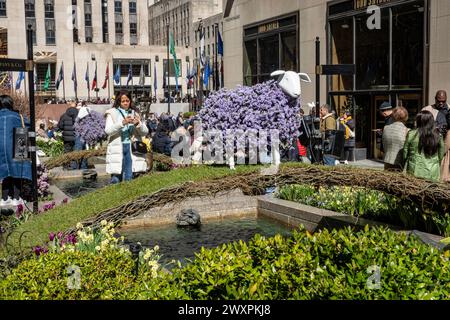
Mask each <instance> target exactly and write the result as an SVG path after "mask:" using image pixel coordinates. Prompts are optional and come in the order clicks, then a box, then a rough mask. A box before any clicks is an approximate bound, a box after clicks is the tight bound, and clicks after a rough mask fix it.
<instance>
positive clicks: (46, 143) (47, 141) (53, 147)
mask: <svg viewBox="0 0 450 320" xmlns="http://www.w3.org/2000/svg"><path fill="white" fill-rule="evenodd" d="M55 138H56V139H53V138H43V137H39V136H38V137H36V146H37V147H38V148H39V150H41V151H42V152H44V153H45V155H46V156H47V157H57V156H60V155H62V154H63V153H64V141H63V138H62V134H61V133H58V135H56V134H55Z"/></svg>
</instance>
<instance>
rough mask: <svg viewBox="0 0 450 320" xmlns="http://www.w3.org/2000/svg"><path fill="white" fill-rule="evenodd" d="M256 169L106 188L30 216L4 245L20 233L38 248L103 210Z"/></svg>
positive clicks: (201, 172) (210, 170)
mask: <svg viewBox="0 0 450 320" xmlns="http://www.w3.org/2000/svg"><path fill="white" fill-rule="evenodd" d="M260 168H261V166H236V171H231V170H230V169H229V168H228V167H225V166H223V167H212V166H198V167H191V168H185V169H179V170H173V171H169V172H164V173H160V174H153V175H147V176H143V177H140V178H137V179H135V180H132V181H129V182H124V183H120V184H116V185H110V186H107V187H105V188H102V189H99V190H97V191H94V192H92V193H89V194H87V195H85V196H82V197H80V198H77V199H74V200H73V201H71V202H70V203H68V204H66V205H62V206H59V207H57V208H55V209H53V210H50V211H48V212H46V213H43V214H40V215H37V216H35V217H33V219H31V220H29V221H27V222H26V223H24V224H22V225H20V226H19V227H18V228H17V229H15V231H14V233H13V234H12V235H11V236H10V237H9V240H8V243H9V244H12V245H13V246H14V247H15V248H18V246H19V237H20V235H21V234H23V237H22V241H21V247H22V248H27V247H32V246H36V245H42V244H44V243H45V242H46V241H47V240H48V234H49V233H50V232H57V231H64V230H66V229H68V228H71V227H74V226H75V225H76V224H77V223H78V222H80V221H83V220H85V219H87V218H90V217H93V216H95V215H96V214H97V213H99V212H101V211H103V210H106V209H111V208H115V207H118V206H120V205H122V204H124V203H127V202H129V201H131V200H133V199H136V198H138V197H141V196H143V195H148V194H151V193H153V192H155V191H158V190H160V189H162V188H167V187H170V186H173V185H176V184H180V183H183V182H187V181H200V180H206V179H211V178H219V177H223V176H227V175H233V174H243V173H248V172H253V171H256V170H259V169H260ZM2 254H4V252H0V255H2Z"/></svg>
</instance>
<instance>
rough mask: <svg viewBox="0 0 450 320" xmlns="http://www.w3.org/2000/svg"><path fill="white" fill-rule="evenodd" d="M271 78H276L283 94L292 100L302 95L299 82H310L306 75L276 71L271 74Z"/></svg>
mask: <svg viewBox="0 0 450 320" xmlns="http://www.w3.org/2000/svg"><path fill="white" fill-rule="evenodd" d="M270 76H271V77H278V79H277V82H278V85H279V86H280V88H281V89H282V90H283V92H284V93H285V94H287V95H288V96H290V97H292V98H296V99H297V98H299V97H300V95H301V94H302V87H301V84H300V81H305V82H311V79H310V78H309V76H308V75H307V74H306V73H297V72H294V71H283V70H277V71H274V72H272V73H271V75H270Z"/></svg>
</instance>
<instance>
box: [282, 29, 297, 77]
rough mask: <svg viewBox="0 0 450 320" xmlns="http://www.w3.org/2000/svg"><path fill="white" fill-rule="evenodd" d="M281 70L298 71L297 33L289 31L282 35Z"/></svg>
mask: <svg viewBox="0 0 450 320" xmlns="http://www.w3.org/2000/svg"><path fill="white" fill-rule="evenodd" d="M281 48H282V50H281V70H297V55H298V52H297V33H296V32H295V31H288V32H284V33H282V34H281Z"/></svg>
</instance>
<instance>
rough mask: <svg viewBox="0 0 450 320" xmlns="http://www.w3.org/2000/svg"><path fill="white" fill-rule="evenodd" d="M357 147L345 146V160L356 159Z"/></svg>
mask: <svg viewBox="0 0 450 320" xmlns="http://www.w3.org/2000/svg"><path fill="white" fill-rule="evenodd" d="M354 150H355V147H344V160H347V161H354Z"/></svg>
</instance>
